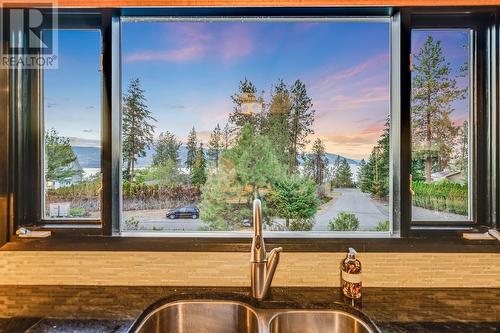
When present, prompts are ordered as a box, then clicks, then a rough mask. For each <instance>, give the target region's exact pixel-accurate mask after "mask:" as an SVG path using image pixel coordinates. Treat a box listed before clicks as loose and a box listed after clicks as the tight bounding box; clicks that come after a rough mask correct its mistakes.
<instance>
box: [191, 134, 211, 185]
mask: <svg viewBox="0 0 500 333" xmlns="http://www.w3.org/2000/svg"><path fill="white" fill-rule="evenodd" d="M206 181H207V170H206V159H205V152H204V151H203V142H200V146H199V148H198V150H197V152H196V156H195V160H194V164H193V169H192V174H191V184H193V185H194V186H198V187H199V186H201V185H203V184H205V182H206Z"/></svg>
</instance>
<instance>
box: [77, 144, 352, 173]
mask: <svg viewBox="0 0 500 333" xmlns="http://www.w3.org/2000/svg"><path fill="white" fill-rule="evenodd" d="M73 151H74V152H75V154H76V156H77V158H78V161H79V162H80V165H81V166H82V168H99V167H100V166H101V163H100V161H101V148H99V147H81V146H73ZM154 153H155V152H154V149H148V150H146V156H145V157H140V158H138V159H137V164H136V166H137V167H138V168H145V167H147V166H149V165H150V164H151V162H152V160H153V155H154ZM337 156H339V155H337V154H333V153H326V158H327V159H328V163H329V164H333V163H334V162H335V160H336V159H337ZM179 157H180V159H181V164H184V162H185V161H186V157H187V148H186V146H181V148H180V149H179ZM340 158H345V159H346V160H347V163H349V164H350V165H353V166H357V165H359V162H360V161H358V160H354V159H351V158H347V157H343V156H340ZM299 162H300V163H303V161H302V159H299Z"/></svg>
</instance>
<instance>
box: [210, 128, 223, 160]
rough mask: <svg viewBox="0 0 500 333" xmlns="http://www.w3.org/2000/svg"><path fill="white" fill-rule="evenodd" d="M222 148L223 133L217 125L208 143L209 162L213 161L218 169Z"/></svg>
mask: <svg viewBox="0 0 500 333" xmlns="http://www.w3.org/2000/svg"><path fill="white" fill-rule="evenodd" d="M222 148H223V142H222V133H221V130H220V127H219V124H217V126H216V127H215V128H214V130H213V132H212V134H211V135H210V141H209V142H208V160H209V161H211V162H212V163H213V165H214V166H215V167H216V168H218V167H219V158H220V154H221V150H222Z"/></svg>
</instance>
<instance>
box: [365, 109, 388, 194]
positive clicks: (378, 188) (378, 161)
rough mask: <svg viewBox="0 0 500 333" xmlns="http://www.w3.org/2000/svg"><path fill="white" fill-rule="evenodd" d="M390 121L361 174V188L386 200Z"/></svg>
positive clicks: (386, 124)
mask: <svg viewBox="0 0 500 333" xmlns="http://www.w3.org/2000/svg"><path fill="white" fill-rule="evenodd" d="M389 130H390V124H389V119H388V120H387V121H386V123H385V127H384V131H383V133H382V135H381V136H380V139H379V140H378V141H377V145H376V146H375V147H373V149H372V152H371V154H370V158H369V159H368V162H367V163H366V164H365V166H364V167H363V170H362V172H361V175H362V178H361V179H360V183H361V184H360V187H361V190H362V191H363V192H369V193H371V194H372V196H374V197H377V198H384V197H386V196H387V195H388V193H389Z"/></svg>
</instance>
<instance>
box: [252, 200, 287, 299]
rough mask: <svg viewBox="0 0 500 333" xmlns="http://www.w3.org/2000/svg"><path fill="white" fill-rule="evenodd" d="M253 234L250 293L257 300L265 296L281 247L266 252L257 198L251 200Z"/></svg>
mask: <svg viewBox="0 0 500 333" xmlns="http://www.w3.org/2000/svg"><path fill="white" fill-rule="evenodd" d="M253 228H254V236H253V240H252V249H251V256H250V265H251V284H252V295H253V297H255V298H256V299H258V300H262V299H263V298H265V297H266V295H267V292H268V291H269V287H270V286H271V282H272V280H273V277H274V273H275V272H276V267H277V266H278V263H279V258H280V253H281V252H282V251H283V249H282V248H281V247H278V248H275V249H273V250H272V251H271V252H270V253H269V257H268V256H267V254H266V247H265V245H264V237H263V236H262V209H261V203H260V200H259V199H255V200H254V202H253Z"/></svg>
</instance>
